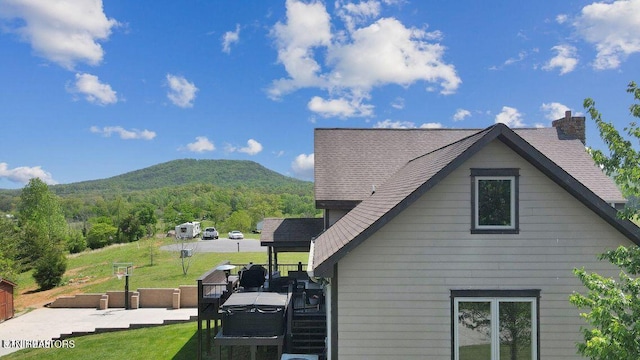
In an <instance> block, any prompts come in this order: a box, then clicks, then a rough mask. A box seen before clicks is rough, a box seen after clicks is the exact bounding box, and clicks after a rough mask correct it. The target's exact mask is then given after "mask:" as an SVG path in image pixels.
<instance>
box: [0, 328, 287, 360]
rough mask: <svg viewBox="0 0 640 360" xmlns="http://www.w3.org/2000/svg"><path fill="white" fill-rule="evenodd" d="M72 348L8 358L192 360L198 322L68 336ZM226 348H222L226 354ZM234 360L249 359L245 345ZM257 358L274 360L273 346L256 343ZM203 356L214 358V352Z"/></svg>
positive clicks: (20, 353) (237, 349) (29, 351)
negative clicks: (268, 346)
mask: <svg viewBox="0 0 640 360" xmlns="http://www.w3.org/2000/svg"><path fill="white" fill-rule="evenodd" d="M69 340H73V342H74V347H73V349H26V350H21V351H18V352H15V353H12V354H9V355H7V356H5V357H3V359H7V360H18V359H20V360H23V359H38V360H85V359H101V360H121V359H128V360H135V359H141V360H142V359H144V360H146V359H174V360H183V359H184V360H191V359H195V358H197V345H198V338H197V324H196V323H195V322H189V323H183V324H177V325H164V326H156V327H151V328H144V329H136V330H126V331H116V332H109V333H103V334H95V335H87V336H80V337H75V338H71V339H69ZM227 350H228V349H227V348H223V358H226V351H227ZM233 358H234V360H243V359H249V358H250V356H249V351H248V349H246V348H242V347H235V348H234V349H233ZM257 358H258V359H259V360H271V359H273V360H276V358H277V354H276V351H275V348H274V349H271V348H266V347H259V348H258V353H257ZM204 359H211V360H213V359H215V356H214V354H210V355H209V356H204Z"/></svg>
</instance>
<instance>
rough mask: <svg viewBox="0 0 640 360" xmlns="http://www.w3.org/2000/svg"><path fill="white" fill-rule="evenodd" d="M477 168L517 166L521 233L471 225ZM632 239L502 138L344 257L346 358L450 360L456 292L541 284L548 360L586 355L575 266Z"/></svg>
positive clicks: (611, 270) (341, 326)
mask: <svg viewBox="0 0 640 360" xmlns="http://www.w3.org/2000/svg"><path fill="white" fill-rule="evenodd" d="M470 168H520V233H519V234H509V235H486V234H473V235H472V234H471V233H470V216H471V215H470V214H471V209H470V206H471V205H470V204H471V201H470V177H469V169H470ZM630 244H631V243H630V241H629V240H628V239H627V238H625V237H623V236H622V235H621V234H620V233H619V232H617V231H616V230H615V229H613V228H612V227H611V226H610V225H608V224H607V223H605V222H604V221H603V220H602V219H601V218H600V217H598V216H597V215H596V214H594V213H593V212H592V211H590V210H589V209H587V208H586V207H585V206H584V205H583V204H582V203H580V202H579V201H577V200H576V199H575V198H573V197H572V196H571V195H569V194H568V193H567V192H566V191H564V190H563V189H562V188H560V187H559V186H558V185H557V184H555V183H553V182H552V181H551V180H550V179H549V178H547V177H546V176H545V175H543V174H542V173H541V172H539V171H538V170H537V169H535V168H534V167H533V166H531V165H530V164H529V163H527V162H526V161H524V160H523V159H522V158H520V157H519V156H518V155H517V154H515V153H513V152H512V151H511V150H510V149H509V148H508V147H506V146H505V145H504V144H502V143H501V142H499V141H495V142H493V143H491V144H489V145H488V146H487V147H485V148H484V149H483V150H482V151H480V152H479V153H478V154H476V155H474V156H473V157H472V158H471V159H470V160H469V161H467V162H466V163H465V164H463V165H462V166H461V167H459V168H458V169H456V170H455V171H454V172H453V173H452V174H451V175H449V176H448V177H447V178H445V179H444V180H443V181H442V182H441V183H439V184H438V185H436V186H435V187H434V188H433V189H431V190H430V191H429V192H427V193H426V194H425V195H424V196H423V197H422V198H420V199H419V200H417V201H416V202H415V203H414V204H412V205H411V206H409V207H408V208H407V209H406V210H405V211H403V212H402V213H401V214H399V215H398V216H397V217H395V218H394V219H393V220H392V221H390V222H389V223H388V224H387V225H385V226H384V227H383V228H382V229H381V230H379V231H378V232H377V233H376V234H374V235H373V236H371V237H370V238H368V239H367V240H365V241H364V242H363V243H362V244H360V245H359V246H358V247H357V248H356V249H355V250H353V251H352V252H351V253H349V254H347V255H346V256H345V257H344V258H342V259H341V260H340V262H339V264H338V268H339V270H340V271H339V273H338V276H339V279H338V284H339V285H338V297H339V298H338V308H339V309H340V312H339V319H338V331H339V334H338V338H339V344H338V349H339V358H340V359H341V360H347V359H389V358H401V359H451V320H450V316H451V309H450V291H451V290H453V289H540V290H541V300H540V333H541V334H540V344H541V346H540V347H541V354H540V358H541V359H580V357H579V356H577V355H576V347H575V343H576V342H577V341H579V340H580V339H581V335H580V333H579V329H580V327H581V326H583V325H585V323H584V321H583V320H582V319H581V318H580V317H579V315H578V314H579V311H578V310H577V309H575V308H574V307H573V306H572V305H571V304H570V303H569V302H568V297H569V295H570V294H571V293H572V292H573V291H583V288H582V286H581V284H580V282H579V281H578V280H577V279H576V278H575V276H574V275H573V273H572V270H573V269H574V268H576V267H583V266H584V267H585V268H586V269H587V270H591V271H593V270H595V271H598V272H599V273H601V274H605V275H609V276H617V273H618V270H617V269H616V268H615V267H613V266H612V265H611V264H609V263H607V262H601V261H598V260H597V259H596V255H597V254H600V253H602V252H604V251H605V250H607V249H612V248H615V247H617V246H619V245H630Z"/></svg>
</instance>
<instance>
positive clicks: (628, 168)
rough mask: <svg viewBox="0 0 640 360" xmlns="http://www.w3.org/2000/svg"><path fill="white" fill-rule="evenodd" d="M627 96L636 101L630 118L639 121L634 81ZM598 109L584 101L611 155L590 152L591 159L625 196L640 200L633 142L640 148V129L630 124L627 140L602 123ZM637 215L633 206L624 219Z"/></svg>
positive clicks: (639, 159) (639, 161)
mask: <svg viewBox="0 0 640 360" xmlns="http://www.w3.org/2000/svg"><path fill="white" fill-rule="evenodd" d="M627 92H628V93H630V94H633V96H634V100H635V101H636V103H634V104H632V105H631V106H630V107H629V110H630V112H631V115H632V116H634V117H636V118H640V103H637V102H639V101H640V88H638V86H637V85H636V83H635V82H633V81H632V82H630V83H629V85H628V86H627ZM595 105H596V103H595V101H593V100H592V99H590V98H588V99H585V101H584V107H585V109H586V110H587V111H588V112H589V115H590V116H591V118H592V119H593V121H594V122H595V123H596V125H597V127H598V131H599V132H600V137H601V138H602V140H603V141H604V143H605V144H606V145H607V148H608V150H609V154H605V153H604V152H602V151H601V150H595V149H591V156H592V157H593V159H594V160H595V162H596V163H597V164H598V165H600V166H601V167H602V169H603V170H604V171H605V173H606V174H607V175H609V176H612V177H613V179H614V180H615V182H616V184H617V185H618V187H619V188H620V190H621V191H622V194H623V195H624V196H626V197H630V198H635V199H637V198H638V197H639V196H640V151H639V150H638V149H635V148H634V145H633V142H635V143H636V145H638V144H640V127H638V124H637V123H636V122H635V121H632V122H630V123H629V126H627V127H625V128H624V131H625V132H626V133H627V135H628V136H629V137H631V138H632V140H629V139H626V138H625V137H624V136H623V135H621V134H620V133H619V132H618V130H617V129H616V128H615V126H613V124H612V123H610V122H606V121H604V120H602V114H600V112H599V111H598V110H597V109H596V107H595ZM637 214H638V207H637V206H631V207H627V209H626V210H625V211H624V212H622V213H621V216H623V217H625V218H629V219H631V218H634V216H637Z"/></svg>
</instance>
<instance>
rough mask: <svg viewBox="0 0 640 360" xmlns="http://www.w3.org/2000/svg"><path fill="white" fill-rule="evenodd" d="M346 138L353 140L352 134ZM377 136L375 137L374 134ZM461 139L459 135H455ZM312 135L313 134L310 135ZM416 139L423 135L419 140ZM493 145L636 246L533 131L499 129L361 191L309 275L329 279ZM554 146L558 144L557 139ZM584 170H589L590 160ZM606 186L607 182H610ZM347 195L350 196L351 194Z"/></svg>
mask: <svg viewBox="0 0 640 360" xmlns="http://www.w3.org/2000/svg"><path fill="white" fill-rule="evenodd" d="M348 132H349V131H348ZM320 133H322V131H320ZM344 133H346V132H343V135H344ZM350 133H352V134H355V132H350ZM377 133H379V134H380V132H377ZM462 133H463V132H460V133H458V135H460V134H462ZM317 134H318V132H316V135H317ZM405 134H406V133H405ZM520 134H527V139H526V140H525V138H524V137H523V136H520ZM323 135H326V133H325V134H322V135H321V137H324V136H323ZM394 135H395V134H394ZM421 136H425V135H424V134H421ZM496 139H498V140H500V141H502V142H503V143H505V144H506V145H507V146H509V147H510V148H511V149H512V150H513V151H515V152H516V153H518V154H519V155H520V156H522V157H523V158H524V159H526V160H527V161H529V162H530V163H531V164H532V165H534V166H535V167H536V168H537V169H538V170H540V171H542V172H543V173H544V174H546V175H547V176H548V177H549V178H550V179H552V180H553V181H555V182H556V183H557V184H558V185H560V186H562V187H563V188H564V189H565V190H567V191H568V192H569V193H570V194H572V195H573V196H574V197H576V199H578V200H579V201H581V202H582V203H584V204H585V205H586V206H587V207H589V208H590V209H591V210H593V211H594V212H596V213H597V214H598V215H600V216H601V217H602V218H603V219H604V220H605V221H607V222H608V223H609V224H611V225H612V226H614V227H615V228H616V229H618V230H619V231H620V232H621V233H622V234H624V235H625V236H626V237H628V238H629V239H631V240H632V241H633V242H635V243H636V244H640V229H639V228H638V227H637V226H635V225H634V224H633V223H631V222H629V221H626V220H620V219H618V218H617V216H616V214H617V211H616V210H615V209H614V208H612V207H611V206H610V205H609V204H608V203H607V202H606V201H604V200H603V199H602V198H601V197H600V196H598V195H597V194H596V193H595V192H594V191H592V190H591V189H590V188H588V187H587V186H585V184H583V183H582V182H581V181H578V180H577V179H576V178H575V177H574V176H572V174H570V173H569V172H568V171H566V170H565V169H564V168H563V167H562V166H560V165H559V164H558V163H557V162H556V161H559V162H560V163H563V162H562V161H561V160H559V159H558V158H561V157H562V156H555V159H556V160H555V161H554V160H553V159H552V157H550V156H547V155H546V154H545V153H543V152H542V151H540V150H539V149H538V148H537V146H541V147H543V148H546V149H547V150H550V147H551V145H550V144H547V143H546V141H548V140H546V139H549V137H548V134H545V133H543V131H537V129H535V131H533V129H531V131H524V132H523V131H517V132H514V131H513V130H511V129H509V128H508V127H507V126H505V125H503V124H496V125H493V126H491V127H489V128H486V129H484V130H482V131H475V132H473V133H471V134H469V135H467V136H466V137H462V138H460V139H458V140H457V141H454V142H451V143H448V144H445V145H443V146H442V147H440V148H437V149H434V150H432V151H429V152H426V153H424V154H422V155H421V156H416V157H414V158H413V159H410V160H408V161H405V162H404V164H403V165H401V166H398V168H397V169H396V170H395V171H392V173H391V174H389V175H388V176H385V181H383V182H381V183H380V185H379V186H378V187H377V189H376V191H375V193H373V194H371V190H370V189H367V190H368V191H367V194H366V197H363V198H362V199H361V200H362V201H361V202H359V204H358V205H357V206H356V207H355V208H354V209H353V210H351V211H350V212H348V213H347V214H346V215H345V216H344V217H342V218H341V219H340V220H338V221H337V222H336V223H335V224H334V225H333V226H331V227H330V228H329V229H327V230H326V231H325V232H324V233H322V234H321V235H320V236H319V237H318V238H317V239H316V241H315V245H314V251H313V269H314V273H315V275H316V276H329V275H330V274H331V273H332V271H333V265H335V264H336V263H337V262H338V260H339V259H341V258H342V257H343V256H344V255H345V254H347V253H348V252H350V251H351V250H352V249H354V248H355V247H356V246H358V245H359V244H360V243H362V242H363V241H365V240H366V239H367V238H368V237H369V236H371V235H372V234H373V233H375V232H376V231H377V230H379V229H380V228H381V227H382V226H384V225H385V224H386V223H387V222H389V221H390V220H391V219H393V218H394V217H395V216H396V215H397V214H399V213H400V212H402V211H403V210H404V209H405V208H407V207H408V206H409V205H410V204H412V203H413V202H414V201H415V200H417V199H418V198H419V197H420V196H422V195H423V194H424V193H425V192H427V191H429V190H430V189H431V188H432V187H433V186H435V185H436V184H438V183H439V182H440V180H442V179H443V178H444V177H446V176H447V175H449V174H450V173H451V172H452V171H453V170H455V169H456V168H457V167H458V166H460V164H462V163H463V162H465V161H466V160H468V159H469V158H470V157H471V156H472V155H474V154H475V153H477V152H478V151H479V150H481V149H482V148H483V147H484V146H485V145H486V144H488V143H490V142H491V141H494V140H496ZM324 140H326V139H324ZM324 140H323V141H324ZM555 141H556V142H558V140H557V137H556V140H555ZM563 141H567V140H563ZM316 144H318V142H316ZM534 144H535V146H536V147H534ZM580 144H581V143H580ZM556 145H558V144H556ZM574 145H575V144H574ZM372 147H375V146H372ZM567 147H568V148H569V147H571V146H567ZM565 150H566V151H570V150H569V149H564V148H562V149H561V150H560V151H565ZM557 151H558V150H557ZM560 151H558V152H560ZM583 152H584V151H583ZM552 153H553V152H552ZM387 155H388V154H387ZM556 155H557V154H556ZM316 156H318V149H316ZM316 159H317V157H316ZM578 160H580V159H578ZM563 164H564V166H566V167H569V168H573V167H574V165H570V164H566V163H563ZM589 166H590V167H591V168H593V162H592V161H591V160H590V161H589ZM388 170H389V169H388ZM576 170H578V169H576ZM598 171H599V169H598ZM577 174H578V175H581V174H582V173H581V172H578V173H577ZM316 175H317V174H316ZM595 178H596V176H595V175H589V176H586V177H585V176H584V175H583V179H582V180H583V181H587V182H589V181H594V179H595ZM605 179H606V178H605ZM606 180H607V182H611V180H610V179H606ZM317 181H318V180H317V179H316V182H317ZM616 190H617V189H616ZM353 193H354V194H355V192H353ZM618 194H619V192H618ZM360 196H362V195H360ZM620 197H621V196H620Z"/></svg>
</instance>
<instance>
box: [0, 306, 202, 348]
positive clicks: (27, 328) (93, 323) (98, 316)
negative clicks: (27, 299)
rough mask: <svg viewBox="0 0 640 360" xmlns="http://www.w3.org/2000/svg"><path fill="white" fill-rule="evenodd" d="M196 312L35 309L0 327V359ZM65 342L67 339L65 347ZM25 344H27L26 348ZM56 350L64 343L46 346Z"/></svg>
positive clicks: (179, 318) (186, 317)
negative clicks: (87, 336)
mask: <svg viewBox="0 0 640 360" xmlns="http://www.w3.org/2000/svg"><path fill="white" fill-rule="evenodd" d="M197 316H198V309H197V308H183V309H160V308H142V309H134V310H124V309H118V308H114V309H106V310H97V309H62V308H58V309H53V308H39V309H36V310H33V311H31V312H28V313H26V314H22V315H19V316H16V317H14V318H12V319H9V320H7V321H5V322H3V323H0V356H4V355H7V354H9V353H12V352H14V351H18V350H20V349H22V348H25V347H28V346H29V347H36V346H39V347H42V346H46V344H47V342H46V341H48V340H52V339H60V338H66V337H68V336H69V335H72V334H74V335H80V334H87V333H93V332H100V331H101V329H110V330H112V329H129V328H138V327H145V326H154V325H161V324H166V323H175V322H184V321H191V320H196V319H197ZM68 340H72V339H67V344H68ZM27 341H29V342H30V343H31V344H35V345H28V344H26V343H27ZM49 344H50V345H49V346H50V347H51V346H55V347H60V346H64V345H65V343H64V342H62V341H57V342H55V343H51V342H49Z"/></svg>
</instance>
